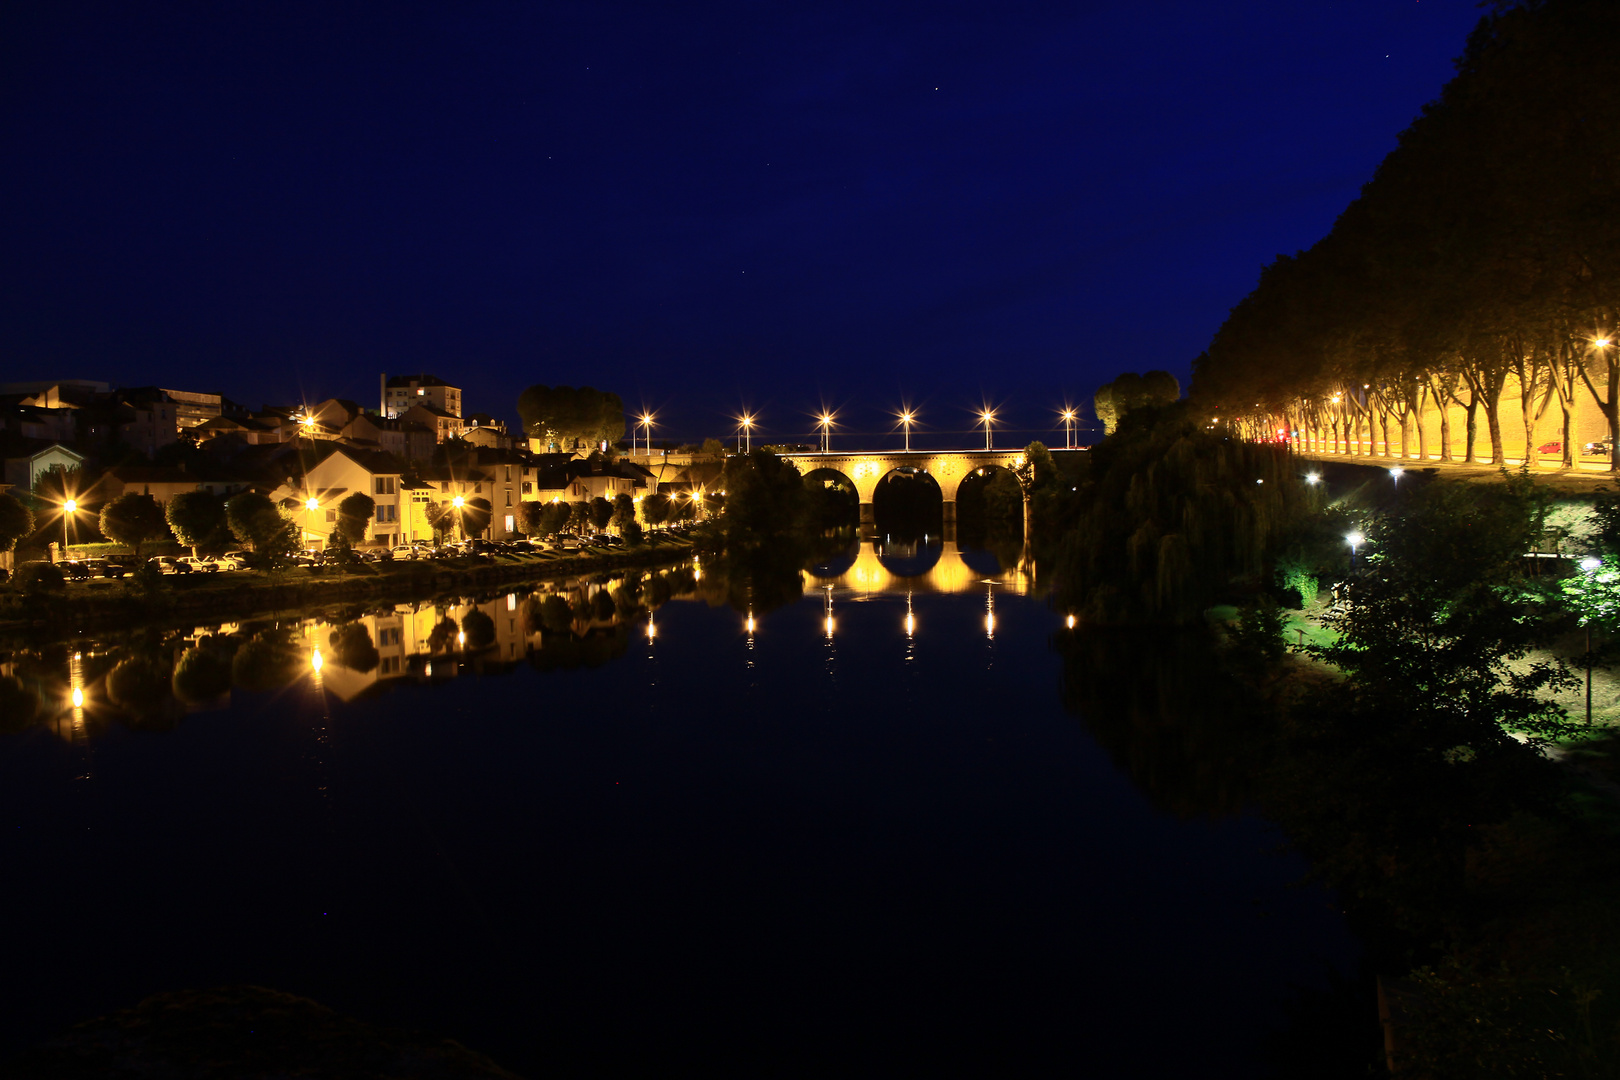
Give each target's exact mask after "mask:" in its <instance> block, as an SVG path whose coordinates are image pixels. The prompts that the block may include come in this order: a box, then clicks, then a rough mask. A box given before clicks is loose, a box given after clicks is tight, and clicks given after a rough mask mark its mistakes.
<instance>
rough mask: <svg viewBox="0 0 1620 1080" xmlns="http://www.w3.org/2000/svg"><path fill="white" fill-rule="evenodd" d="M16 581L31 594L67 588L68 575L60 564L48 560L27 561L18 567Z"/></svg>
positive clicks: (18, 585)
mask: <svg viewBox="0 0 1620 1080" xmlns="http://www.w3.org/2000/svg"><path fill="white" fill-rule="evenodd" d="M14 583H15V584H16V586H17V588H18V589H20V590H21V591H22V592H25V593H29V594H38V593H52V592H61V591H62V590H63V589H65V588H67V576H66V575H64V574H63V573H62V568H61V567H60V566H55V565H53V564H51V563H48V562H26V563H23V564H22V565H21V566H19V567H17V573H16V575H15V577H14Z"/></svg>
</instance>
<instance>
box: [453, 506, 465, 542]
mask: <svg viewBox="0 0 1620 1080" xmlns="http://www.w3.org/2000/svg"><path fill="white" fill-rule="evenodd" d="M450 505H451V506H453V507H455V510H456V538H457V539H460V540H465V539H467V528H466V523H465V522H463V521H462V520H461V508H462V507H463V506H466V505H467V500H466V499H464V498H462V497H461V496H460V495H457V496H456V497H455V498H453V499H451V500H450Z"/></svg>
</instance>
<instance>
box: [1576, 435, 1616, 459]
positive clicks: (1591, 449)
mask: <svg viewBox="0 0 1620 1080" xmlns="http://www.w3.org/2000/svg"><path fill="white" fill-rule="evenodd" d="M1581 452H1582V453H1584V454H1587V455H1589V456H1591V457H1608V456H1609V455H1610V454H1612V453H1614V443H1613V442H1612V441H1611V440H1609V439H1599V440H1598V441H1597V442H1589V443H1587V444H1586V445H1585V446H1583V447H1581Z"/></svg>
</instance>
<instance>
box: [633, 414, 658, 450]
mask: <svg viewBox="0 0 1620 1080" xmlns="http://www.w3.org/2000/svg"><path fill="white" fill-rule="evenodd" d="M652 422H653V418H652V413H642V414H641V426H642V427H643V428H644V429H645V430H646V433H647V434H646V438H647V456H648V457H649V458H651V457H652ZM630 452H631V453H632V454H634V453H635V452H636V446H635V440H633V439H632V440H631V443H630Z"/></svg>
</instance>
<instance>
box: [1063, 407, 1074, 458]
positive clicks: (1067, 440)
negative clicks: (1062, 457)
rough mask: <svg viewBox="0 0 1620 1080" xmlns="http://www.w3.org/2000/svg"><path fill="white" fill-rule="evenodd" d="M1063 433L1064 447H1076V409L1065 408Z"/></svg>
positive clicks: (1071, 448) (1066, 448)
mask: <svg viewBox="0 0 1620 1080" xmlns="http://www.w3.org/2000/svg"><path fill="white" fill-rule="evenodd" d="M1063 435H1064V438H1063V448H1064V449H1065V450H1073V449H1074V410H1073V409H1064V410H1063Z"/></svg>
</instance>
